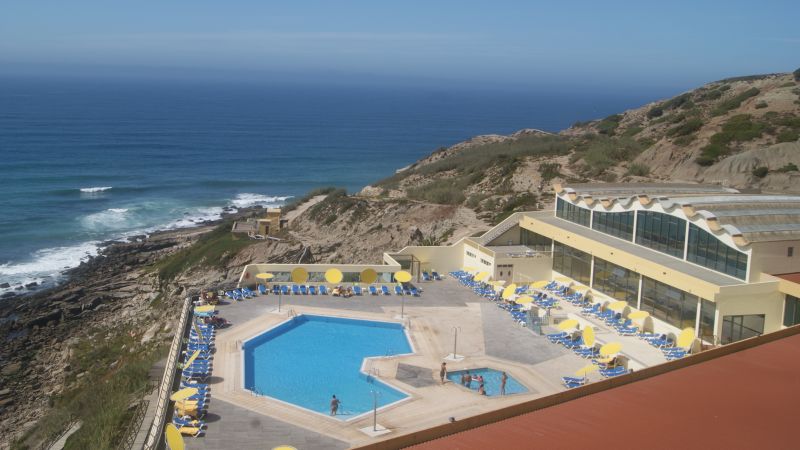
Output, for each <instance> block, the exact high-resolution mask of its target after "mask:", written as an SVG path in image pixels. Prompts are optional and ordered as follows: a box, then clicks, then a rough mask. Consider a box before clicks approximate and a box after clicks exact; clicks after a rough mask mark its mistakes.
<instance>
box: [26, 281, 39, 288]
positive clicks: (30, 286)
mask: <svg viewBox="0 0 800 450" xmlns="http://www.w3.org/2000/svg"><path fill="white" fill-rule="evenodd" d="M37 286H39V283H37V282H35V281H34V282H32V283H28V284H26V285H25V287H26V288H28V289H34V288H36V287H37Z"/></svg>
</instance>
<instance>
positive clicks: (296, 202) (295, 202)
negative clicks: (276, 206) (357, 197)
mask: <svg viewBox="0 0 800 450" xmlns="http://www.w3.org/2000/svg"><path fill="white" fill-rule="evenodd" d="M335 190H336V187H334V186H326V187H321V188H316V189H312V190H310V191H308V193H306V194H305V195H303V196H302V197H295V198H292V199H291V200H289V201H288V202H287V203H286V204H285V205H283V206H282V207H281V212H282V213H283V214H286V213H287V212H289V211H293V210H295V209H297V207H298V206H300V205H302V204H303V203H305V202H307V201H309V200H311V199H312V198H314V197H316V196H318V195H325V194H330V193H331V192H333V191H335Z"/></svg>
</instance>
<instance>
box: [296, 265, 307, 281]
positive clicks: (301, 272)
mask: <svg viewBox="0 0 800 450" xmlns="http://www.w3.org/2000/svg"><path fill="white" fill-rule="evenodd" d="M306 280H308V271H307V270H306V269H303V268H302V267H297V268H295V269H294V270H292V283H305V282H306Z"/></svg>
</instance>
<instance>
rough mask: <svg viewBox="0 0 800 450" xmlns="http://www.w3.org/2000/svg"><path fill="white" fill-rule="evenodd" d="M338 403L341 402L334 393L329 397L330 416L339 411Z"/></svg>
mask: <svg viewBox="0 0 800 450" xmlns="http://www.w3.org/2000/svg"><path fill="white" fill-rule="evenodd" d="M340 403H341V402H340V401H339V399H338V398H336V395H334V396H333V398H332V399H331V415H332V416H335V415H336V412H337V411H339V404H340Z"/></svg>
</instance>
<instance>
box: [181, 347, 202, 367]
mask: <svg viewBox="0 0 800 450" xmlns="http://www.w3.org/2000/svg"><path fill="white" fill-rule="evenodd" d="M198 356H200V350H195V351H194V353H192V356H190V357H189V359H187V360H186V362H185V363H183V367H189V366H190V365H192V363H193V362H194V360H195V359H197V357H198Z"/></svg>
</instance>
